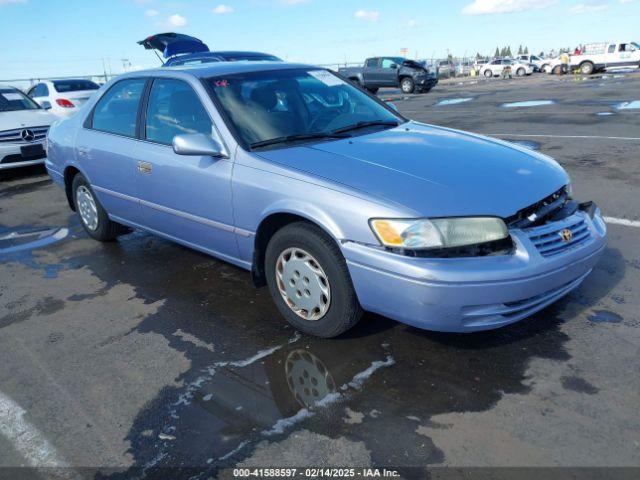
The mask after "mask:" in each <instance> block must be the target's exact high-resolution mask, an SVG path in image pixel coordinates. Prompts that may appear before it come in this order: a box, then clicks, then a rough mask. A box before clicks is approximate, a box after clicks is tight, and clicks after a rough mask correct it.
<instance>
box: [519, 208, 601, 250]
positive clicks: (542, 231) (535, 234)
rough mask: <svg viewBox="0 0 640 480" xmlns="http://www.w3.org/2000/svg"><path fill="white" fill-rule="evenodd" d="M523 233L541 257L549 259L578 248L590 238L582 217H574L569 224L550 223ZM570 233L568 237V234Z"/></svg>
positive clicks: (589, 232)
mask: <svg viewBox="0 0 640 480" xmlns="http://www.w3.org/2000/svg"><path fill="white" fill-rule="evenodd" d="M524 232H525V233H526V234H527V235H528V237H529V239H530V240H531V241H532V242H533V244H534V245H535V247H536V248H537V249H538V252H540V254H541V255H542V256H543V257H551V256H553V255H558V254H560V253H563V252H565V251H566V250H569V249H572V248H575V247H578V246H580V245H582V244H583V243H585V242H587V241H588V240H589V239H590V238H591V230H590V229H589V226H588V225H587V222H585V217H584V215H574V216H573V217H571V219H570V221H569V222H566V221H562V222H552V223H548V224H546V225H543V226H541V227H535V228H528V229H525V230H524ZM569 232H570V235H568V233H569Z"/></svg>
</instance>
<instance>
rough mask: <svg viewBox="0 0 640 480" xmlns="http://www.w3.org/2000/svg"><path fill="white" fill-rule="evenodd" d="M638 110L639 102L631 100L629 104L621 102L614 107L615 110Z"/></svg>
mask: <svg viewBox="0 0 640 480" xmlns="http://www.w3.org/2000/svg"><path fill="white" fill-rule="evenodd" d="M638 108H640V100H633V101H631V102H622V103H619V104H618V105H616V109H617V110H636V109H638Z"/></svg>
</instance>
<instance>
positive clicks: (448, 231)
mask: <svg viewBox="0 0 640 480" xmlns="http://www.w3.org/2000/svg"><path fill="white" fill-rule="evenodd" d="M369 224H370V225H371V229H372V230H373V232H374V233H375V235H376V237H377V238H378V240H380V243H382V244H383V245H384V246H385V247H395V248H408V249H428V248H450V247H462V246H465V245H474V244H478V243H486V242H492V241H495V240H502V239H505V238H507V237H508V236H509V231H508V229H507V226H506V225H505V223H504V222H503V221H502V219H500V218H496V217H460V218H434V219H407V220H403V219H384V218H375V219H371V220H370V221H369Z"/></svg>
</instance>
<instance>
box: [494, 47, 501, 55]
mask: <svg viewBox="0 0 640 480" xmlns="http://www.w3.org/2000/svg"><path fill="white" fill-rule="evenodd" d="M493 56H494V57H499V56H500V49H499V48H498V47H496V53H494V54H493Z"/></svg>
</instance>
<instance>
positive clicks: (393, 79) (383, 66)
mask: <svg viewBox="0 0 640 480" xmlns="http://www.w3.org/2000/svg"><path fill="white" fill-rule="evenodd" d="M396 62H397V60H396V59H393V58H383V59H382V61H381V62H380V77H379V85H378V86H380V87H397V86H398V69H399V68H400V65H398V64H397V63H396Z"/></svg>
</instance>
